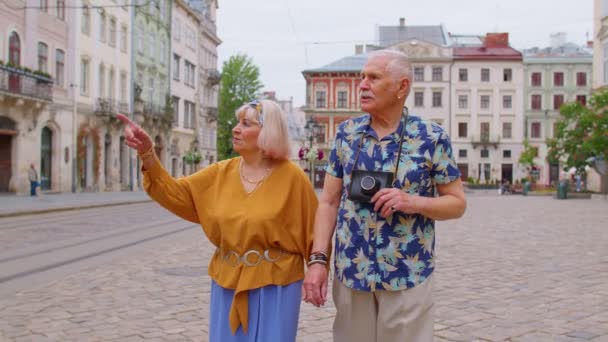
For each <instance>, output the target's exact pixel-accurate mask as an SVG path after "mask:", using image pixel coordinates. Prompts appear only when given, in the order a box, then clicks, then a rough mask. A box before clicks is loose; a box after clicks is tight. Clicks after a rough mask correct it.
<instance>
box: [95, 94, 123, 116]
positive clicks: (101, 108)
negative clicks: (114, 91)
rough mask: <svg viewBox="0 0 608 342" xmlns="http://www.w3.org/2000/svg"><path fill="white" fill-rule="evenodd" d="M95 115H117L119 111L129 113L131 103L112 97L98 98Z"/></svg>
mask: <svg viewBox="0 0 608 342" xmlns="http://www.w3.org/2000/svg"><path fill="white" fill-rule="evenodd" d="M94 112H95V115H115V114H117V113H128V112H129V104H128V103H125V102H120V101H116V100H112V99H110V98H97V101H95V109H94Z"/></svg>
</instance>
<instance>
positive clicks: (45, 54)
mask: <svg viewBox="0 0 608 342" xmlns="http://www.w3.org/2000/svg"><path fill="white" fill-rule="evenodd" d="M48 61H49V46H48V45H46V44H45V43H43V42H38V70H40V71H42V72H47V71H48V67H47V65H48Z"/></svg>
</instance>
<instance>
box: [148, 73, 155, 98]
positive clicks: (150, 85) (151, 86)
mask: <svg viewBox="0 0 608 342" xmlns="http://www.w3.org/2000/svg"><path fill="white" fill-rule="evenodd" d="M148 102H150V103H153V102H154V77H152V76H150V78H149V79H148Z"/></svg>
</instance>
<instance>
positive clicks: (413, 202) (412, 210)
mask: <svg viewBox="0 0 608 342" xmlns="http://www.w3.org/2000/svg"><path fill="white" fill-rule="evenodd" d="M426 201H427V198H426V197H421V196H415V195H409V194H407V193H405V192H403V191H402V190H400V189H395V188H384V189H380V190H379V191H378V192H376V194H375V195H374V196H373V197H372V199H371V202H372V203H375V205H374V210H375V211H376V212H379V213H380V216H382V217H388V216H390V215H392V214H393V213H395V212H396V211H401V212H403V213H406V214H420V213H422V210H423V209H424V207H425V205H426Z"/></svg>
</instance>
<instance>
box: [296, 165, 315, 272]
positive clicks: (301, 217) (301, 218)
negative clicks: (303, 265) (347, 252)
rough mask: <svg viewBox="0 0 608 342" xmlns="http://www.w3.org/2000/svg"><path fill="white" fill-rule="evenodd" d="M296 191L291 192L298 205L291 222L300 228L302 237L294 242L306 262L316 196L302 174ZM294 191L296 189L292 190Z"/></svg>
mask: <svg viewBox="0 0 608 342" xmlns="http://www.w3.org/2000/svg"><path fill="white" fill-rule="evenodd" d="M297 188H299V189H297V191H293V192H292V193H293V195H292V196H293V197H297V198H295V199H293V202H294V203H299V205H298V206H296V207H294V210H293V211H292V217H291V220H293V222H297V223H298V226H300V227H302V230H301V232H302V236H301V238H300V239H297V240H296V243H297V244H298V250H299V252H300V253H301V254H302V257H303V258H304V260H307V259H308V257H309V256H310V253H311V252H312V242H313V231H314V223H315V213H316V211H317V206H318V200H317V194H316V193H315V190H314V189H313V187H312V184H311V183H310V181H309V180H308V178H307V177H306V175H305V174H304V173H303V172H302V173H301V177H299V182H298V187H297ZM294 190H296V189H294Z"/></svg>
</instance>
